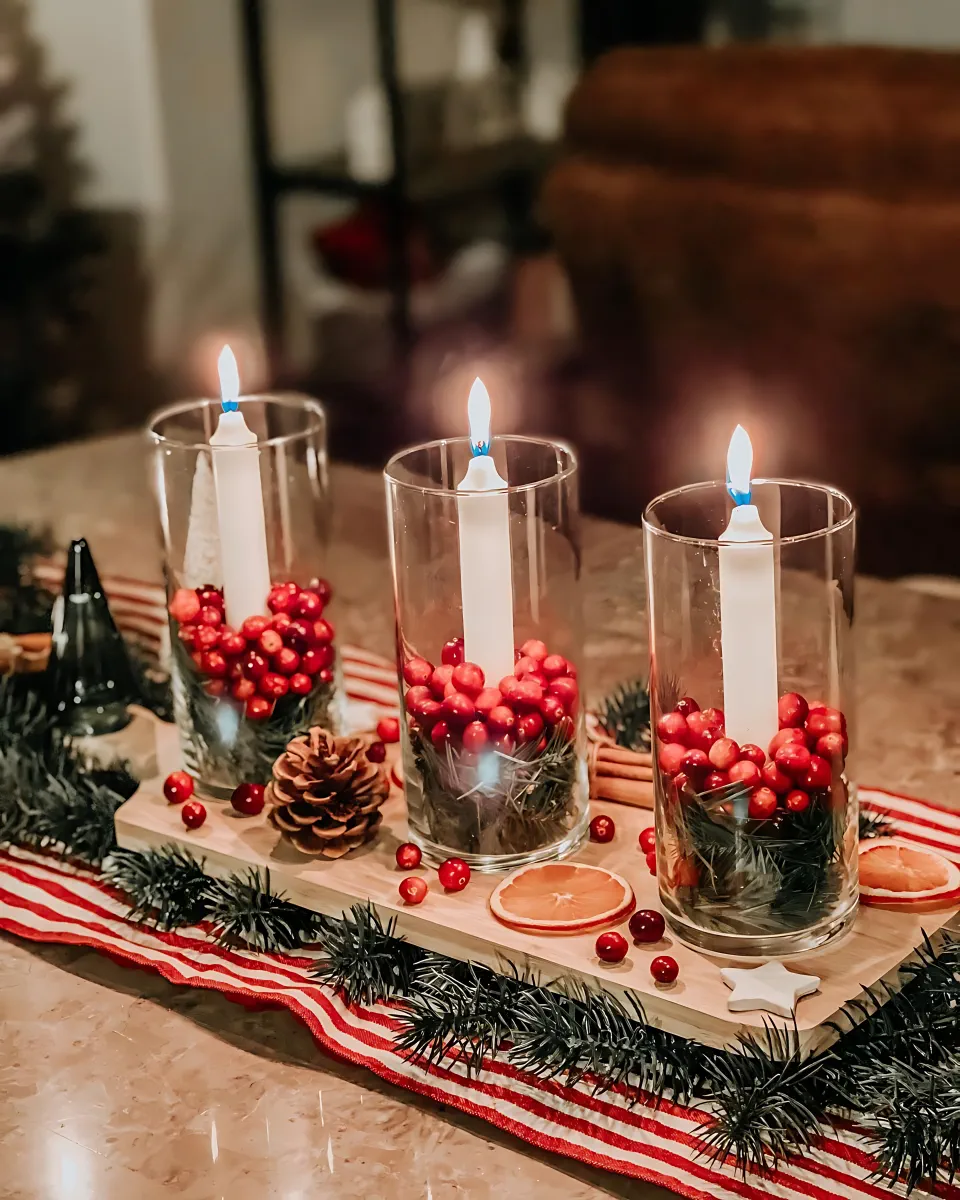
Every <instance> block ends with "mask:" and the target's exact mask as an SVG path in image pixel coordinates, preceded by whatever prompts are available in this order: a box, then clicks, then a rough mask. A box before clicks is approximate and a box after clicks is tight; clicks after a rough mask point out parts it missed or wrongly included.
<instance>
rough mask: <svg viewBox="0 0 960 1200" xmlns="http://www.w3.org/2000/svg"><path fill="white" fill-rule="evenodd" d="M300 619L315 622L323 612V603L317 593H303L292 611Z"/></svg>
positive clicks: (298, 597) (295, 602)
mask: <svg viewBox="0 0 960 1200" xmlns="http://www.w3.org/2000/svg"><path fill="white" fill-rule="evenodd" d="M291 610H292V611H293V612H294V613H295V614H296V615H297V616H298V617H306V618H307V620H308V621H315V620H316V619H317V618H318V617H319V616H320V614H321V613H322V612H323V601H322V600H321V599H320V597H319V596H318V595H317V593H316V592H301V593H300V595H299V596H297V598H296V600H295V601H294V603H293V605H292V609H291Z"/></svg>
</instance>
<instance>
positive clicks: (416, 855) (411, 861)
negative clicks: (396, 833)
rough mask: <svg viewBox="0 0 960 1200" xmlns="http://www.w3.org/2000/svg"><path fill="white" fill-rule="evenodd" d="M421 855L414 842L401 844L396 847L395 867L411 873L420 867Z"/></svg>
mask: <svg viewBox="0 0 960 1200" xmlns="http://www.w3.org/2000/svg"><path fill="white" fill-rule="evenodd" d="M422 858H423V854H422V853H421V851H420V847H419V846H418V845H417V844H416V842H401V843H400V845H399V846H398V847H397V866H398V867H399V868H400V870H401V871H412V870H414V869H415V868H416V867H419V866H420V862H421V860H422Z"/></svg>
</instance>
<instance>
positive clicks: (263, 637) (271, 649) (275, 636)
mask: <svg viewBox="0 0 960 1200" xmlns="http://www.w3.org/2000/svg"><path fill="white" fill-rule="evenodd" d="M258 645H259V647H260V649H261V651H262V652H263V653H264V654H266V655H268V656H269V657H270V658H273V656H274V655H275V654H278V653H279V652H280V651H281V650H282V649H283V638H282V637H281V636H280V634H279V633H278V632H277V631H276V630H275V629H265V630H264V631H263V633H261V634H260V640H259V642H258Z"/></svg>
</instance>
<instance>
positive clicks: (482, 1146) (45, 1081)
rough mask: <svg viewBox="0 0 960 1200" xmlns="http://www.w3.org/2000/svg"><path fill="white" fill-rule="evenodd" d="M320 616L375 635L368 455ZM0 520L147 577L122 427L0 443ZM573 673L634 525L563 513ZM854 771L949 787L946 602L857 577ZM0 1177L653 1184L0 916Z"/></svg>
mask: <svg viewBox="0 0 960 1200" xmlns="http://www.w3.org/2000/svg"><path fill="white" fill-rule="evenodd" d="M333 484H334V489H335V502H336V512H337V528H336V530H335V534H334V539H333V544H332V547H331V561H330V565H329V574H330V576H331V578H333V579H334V580H335V581H336V586H337V589H338V602H337V606H336V607H337V613H336V619H337V624H338V629H339V631H340V633H341V635H342V636H343V637H345V638H346V639H348V640H350V641H353V642H356V643H359V644H362V645H365V646H367V647H369V648H370V649H372V650H378V651H380V652H382V653H387V654H389V653H390V651H391V646H392V617H391V612H390V596H389V589H388V586H387V569H388V568H387V548H386V526H385V519H384V511H383V491H382V485H381V482H380V479H379V477H378V476H377V475H376V474H375V473H373V472H369V471H362V470H358V469H355V468H349V467H338V468H335V469H334V471H333ZM0 520H2V521H10V520H19V521H24V522H29V523H33V524H44V523H49V524H50V525H52V527H53V529H54V532H55V534H56V536H57V539H58V541H60V542H62V543H66V541H67V540H68V539H69V538H70V537H75V536H80V535H83V536H85V537H87V538H88V540H89V542H90V544H91V547H92V549H93V552H94V556H95V558H96V561H97V563H98V565H99V567H100V569H101V571H103V572H111V571H113V572H121V573H123V574H125V575H128V576H135V577H140V578H147V579H153V578H159V575H160V558H159V552H158V548H157V544H156V541H155V536H154V530H155V515H154V510H153V504H152V500H151V497H150V495H149V491H148V485H147V473H146V468H145V463H144V457H143V451H142V449H141V447H140V444H139V442H138V440H137V439H136V438H135V437H133V436H129V435H127V436H121V437H113V438H106V439H101V440H99V441H92V442H86V443H83V444H79V445H74V446H65V447H58V448H56V449H54V450H50V451H45V452H43V453H40V454H33V455H27V456H23V457H21V458H16V459H8V460H5V461H4V463H3V465H2V468H0ZM584 543H585V544H584V560H585V580H586V618H587V621H586V627H587V630H588V640H587V669H588V676H589V678H588V683H589V687H590V690H591V691H592V692H593V693H594V694H601V693H602V692H603V691H605V690H606V689H608V688H609V687H610V686H611V685H612V684H614V683H616V682H617V681H618V680H620V679H622V678H624V677H625V676H627V675H629V674H631V673H633V674H637V673H641V672H642V671H643V668H644V660H645V636H646V634H645V625H644V619H643V612H642V610H643V576H642V537H641V533H640V531H639V530H638V529H633V528H627V527H624V526H618V525H613V524H610V523H608V522H599V521H588V522H587V523H586V527H585V538H584ZM857 603H858V625H857V643H858V645H857V651H858V673H859V674H858V678H859V738H860V754H859V762H860V765H861V777H862V779H863V781H864V782H866V783H872V784H876V785H877V786H882V787H887V788H889V789H891V790H894V791H903V792H907V793H911V794H914V795H919V796H924V797H926V798H928V799H931V800H934V801H937V802H938V803H941V804H946V805H950V806H951V807H956V808H960V602H958V601H957V600H951V599H945V598H938V597H935V596H931V595H925V594H922V593H920V592H917V591H914V590H911V589H908V588H907V587H904V586H902V585H899V584H895V583H884V582H880V581H877V580H870V579H863V580H861V581H860V583H859V585H858V594H857ZM0 1022H2V1028H3V1038H2V1040H0V1158H2V1162H3V1172H2V1177H0V1195H7V1196H16V1197H19V1198H21V1200H32V1198H34V1197H36V1198H40V1197H44V1198H46V1197H51V1198H53V1197H56V1198H57V1200H61V1198H63V1200H88V1198H89V1200H114V1198H115V1197H116V1198H118V1200H119V1198H121V1197H122V1198H123V1200H129V1197H132V1196H136V1197H137V1198H138V1200H154V1198H155V1197H156V1198H160V1197H164V1198H166V1197H172V1196H177V1197H183V1198H184V1200H208V1198H216V1197H220V1196H221V1195H223V1196H229V1197H230V1200H266V1198H267V1197H278V1198H279V1197H282V1198H283V1200H307V1198H308V1197H309V1198H311V1200H312V1197H314V1196H323V1197H325V1198H327V1197H329V1198H330V1200H347V1198H353V1197H357V1198H360V1197H362V1198H364V1200H373V1198H379V1197H384V1198H385V1200H386V1198H389V1200H408V1198H409V1200H413V1198H414V1197H418V1198H426V1200H441V1198H446V1197H455V1196H469V1197H471V1198H475V1200H486V1198H487V1197H494V1196H497V1197H502V1196H509V1195H519V1194H522V1195H524V1196H525V1197H526V1198H527V1200H541V1198H544V1200H545V1198H546V1197H548V1196H549V1197H551V1200H587V1198H588V1197H600V1196H616V1197H624V1198H631V1200H633V1198H637V1200H640V1198H643V1200H653V1198H654V1197H665V1196H666V1195H667V1194H668V1193H665V1192H662V1191H661V1190H660V1189H658V1188H653V1187H650V1186H648V1185H646V1184H640V1183H637V1182H634V1181H630V1180H626V1179H621V1178H620V1177H618V1176H614V1175H609V1174H605V1173H603V1172H599V1171H594V1170H588V1169H586V1168H581V1167H578V1166H577V1165H576V1164H574V1163H570V1162H567V1161H565V1160H561V1159H557V1158H554V1157H552V1156H549V1155H544V1154H540V1153H539V1152H537V1151H535V1150H534V1149H532V1148H530V1147H527V1146H526V1145H522V1144H520V1143H518V1142H516V1141H514V1140H513V1139H511V1138H510V1137H508V1136H506V1135H502V1134H500V1133H498V1132H497V1131H494V1130H492V1129H491V1128H490V1127H489V1126H487V1125H485V1124H484V1123H483V1122H479V1121H474V1120H472V1119H470V1118H467V1117H464V1116H461V1115H459V1114H456V1113H453V1112H450V1111H448V1110H446V1109H444V1108H443V1106H441V1105H438V1104H434V1103H430V1102H426V1101H424V1100H422V1099H420V1098H418V1097H414V1096H413V1095H411V1094H410V1093H407V1092H403V1091H399V1090H397V1089H394V1088H391V1087H389V1086H387V1085H385V1084H383V1083H381V1082H380V1081H379V1080H377V1079H375V1078H374V1077H373V1076H372V1075H370V1074H369V1073H367V1072H364V1071H362V1070H359V1069H355V1068H353V1067H349V1066H345V1065H343V1064H340V1063H338V1062H335V1061H333V1060H332V1059H330V1058H327V1057H325V1056H322V1055H321V1054H320V1053H319V1052H318V1051H317V1049H316V1047H315V1045H314V1043H313V1040H312V1038H311V1037H310V1035H309V1033H308V1032H307V1030H306V1029H305V1028H304V1027H303V1026H301V1025H300V1024H299V1023H298V1022H297V1021H296V1020H295V1019H294V1018H293V1017H292V1016H290V1015H289V1014H287V1013H250V1012H247V1011H245V1010H244V1009H242V1008H239V1007H238V1006H236V1005H234V1004H231V1003H230V1002H229V1001H227V1000H225V999H224V998H222V997H221V996H219V995H216V994H212V993H205V992H192V991H189V990H185V989H181V988H176V987H173V986H172V985H170V984H168V983H166V982H164V981H163V980H161V979H159V978H157V977H155V976H152V975H148V974H145V973H143V972H140V971H133V970H129V969H125V968H122V967H119V966H117V965H115V964H114V963H112V962H110V961H109V960H107V959H105V958H102V957H100V956H98V955H96V954H93V953H91V952H88V951H85V950H83V949H80V948H71V947H60V946H40V945H31V944H27V943H23V942H19V941H17V940H15V939H13V938H6V939H3V940H0Z"/></svg>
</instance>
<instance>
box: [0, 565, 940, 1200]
mask: <svg viewBox="0 0 960 1200" xmlns="http://www.w3.org/2000/svg"><path fill="white" fill-rule="evenodd" d="M50 578H51V582H52V581H53V575H52V573H51V576H50ZM104 586H105V587H106V588H107V590H108V592H109V595H110V599H111V606H112V608H113V611H114V614H115V616H116V618H117V621H118V624H120V625H121V627H123V628H124V630H125V631H131V632H133V631H136V633H137V634H138V635H139V636H140V637H142V638H143V641H144V644H145V645H147V646H150V647H152V648H153V649H155V650H159V649H160V646H161V642H162V631H163V629H164V628H165V619H164V614H163V604H162V594H161V592H160V589H158V588H148V587H145V586H144V585H142V584H138V583H136V582H134V581H127V580H122V579H111V580H109V581H108V580H105V581H104ZM344 671H345V676H346V682H347V689H348V693H349V694H350V695H351V697H352V698H353V699H354V700H355V701H357V702H361V703H368V704H370V705H371V706H373V707H374V708H375V709H376V710H378V711H380V712H387V711H390V710H392V711H396V703H397V699H396V684H395V676H394V672H393V670H392V668H390V667H389V665H387V664H385V663H384V661H383V660H382V659H378V658H377V657H375V656H373V655H370V654H367V653H365V652H363V651H359V650H353V649H348V650H346V651H344ZM860 796H861V803H862V804H863V805H864V806H865V807H866V808H868V809H871V810H873V811H877V812H883V813H885V814H886V815H888V816H889V817H890V819H891V820H892V821H893V823H894V825H895V827H896V832H897V834H898V835H899V836H900V837H903V838H906V839H909V840H912V841H916V842H918V843H921V844H923V845H928V846H934V847H936V848H937V849H939V850H940V851H942V852H943V853H944V854H946V855H948V856H949V857H950V858H952V859H953V860H954V861H956V862H958V863H960V816H955V815H953V814H951V813H947V812H944V811H942V810H940V809H936V808H933V807H931V806H930V805H928V804H924V803H923V802H921V801H918V800H910V799H908V798H906V797H903V796H897V795H894V794H892V793H890V792H884V791H878V790H875V789H866V788H864V789H861V792H860ZM127 911H128V909H127V906H126V904H124V902H123V901H122V899H121V898H120V897H119V896H118V895H117V894H116V893H115V892H113V891H111V890H110V889H109V888H107V887H106V886H105V885H104V884H102V883H101V882H100V880H99V878H98V877H97V875H96V874H95V873H93V872H91V871H88V870H85V869H83V868H79V867H76V866H71V865H68V864H63V863H60V862H57V861H55V860H54V859H51V858H49V857H47V856H44V855H40V854H35V853H33V852H31V851H28V850H22V849H19V848H16V847H10V848H7V849H5V850H0V929H3V930H5V931H6V932H7V933H11V934H15V935H17V936H19V937H22V938H26V939H28V940H32V941H40V942H61V943H69V944H73V945H83V946H90V947H93V948H94V949H97V950H100V951H102V952H103V953H105V954H109V955H110V956H111V957H112V958H114V959H116V960H118V961H120V962H123V963H126V964H128V965H130V966H136V967H141V968H144V969H147V970H151V971H156V972H158V973H159V974H160V975H162V976H163V977H164V978H165V979H168V980H170V981H171V982H172V983H175V984H179V985H183V986H188V987H202V988H211V989H214V990H216V991H220V992H223V993H224V994H225V995H227V996H229V997H231V998H233V999H235V1000H237V1001H238V1002H240V1003H243V1004H246V1005H248V1006H250V1005H252V1006H263V1007H265V1008H266V1007H276V1006H277V1005H282V1006H283V1007H285V1008H288V1009H289V1010H290V1011H291V1012H293V1013H294V1014H295V1015H296V1016H298V1017H299V1018H300V1020H302V1021H303V1022H304V1023H305V1024H306V1025H307V1026H308V1027H309V1029H310V1030H311V1032H312V1034H313V1036H314V1038H315V1039H316V1041H317V1042H318V1044H319V1045H320V1046H321V1047H322V1048H323V1049H324V1050H326V1051H328V1052H329V1053H330V1054H332V1055H335V1056H337V1057H339V1058H342V1059H345V1060H347V1061H348V1062H351V1063H354V1064H359V1065H362V1066H365V1067H367V1068H368V1069H369V1070H371V1071H373V1072H374V1073H375V1074H376V1075H379V1076H380V1077H381V1078H382V1079H385V1080H387V1081H389V1082H390V1083H393V1084H396V1085H397V1086H399V1087H403V1088H408V1089H409V1090H410V1091H413V1092H417V1093H418V1094H420V1095H423V1096H429V1097H430V1098H432V1099H434V1100H437V1101H439V1102H441V1103H443V1104H447V1105H450V1106H451V1107H452V1108H455V1109H458V1110H459V1111H461V1112H465V1113H469V1114H470V1115H472V1116H475V1117H482V1118H483V1119H484V1120H486V1121H489V1122H490V1123H491V1124H492V1125H495V1126H497V1127H498V1128H500V1129H503V1130H506V1131H508V1132H510V1133H512V1134H514V1135H515V1136H516V1137H518V1138H520V1139H522V1140H523V1141H526V1142H530V1143H531V1144H533V1145H535V1146H538V1147H540V1148H541V1149H545V1150H550V1151H553V1152H554V1153H556V1154H561V1155H565V1156H567V1157H569V1158H573V1159H576V1160H577V1161H579V1162H583V1163H587V1164H589V1165H591V1166H595V1167H602V1168H604V1169H606V1170H610V1171H615V1172H618V1173H619V1174H622V1175H627V1176H631V1177H633V1178H636V1179H641V1180H646V1181H648V1182H650V1183H656V1184H659V1185H661V1186H662V1187H665V1188H669V1189H671V1190H672V1191H674V1192H677V1193H679V1194H680V1195H682V1196H687V1197H691V1198H693V1200H761V1198H763V1197H767V1198H769V1197H775V1198H782V1200H800V1198H805V1200H863V1198H865V1197H866V1198H874V1200H883V1198H884V1197H889V1196H905V1195H906V1192H905V1189H904V1188H903V1187H902V1186H901V1185H896V1186H894V1187H892V1188H890V1187H888V1186H886V1184H885V1183H884V1182H883V1181H882V1180H878V1179H876V1178H875V1177H874V1171H875V1163H874V1162H873V1160H872V1159H871V1157H870V1156H869V1154H868V1153H867V1150H866V1144H865V1142H864V1141H863V1140H862V1138H861V1136H860V1135H859V1134H858V1133H857V1130H856V1128H855V1127H845V1128H843V1129H842V1130H840V1131H838V1132H837V1134H836V1135H835V1136H833V1137H829V1138H826V1139H825V1140H824V1141H823V1143H822V1144H821V1145H820V1146H819V1147H818V1148H817V1150H816V1151H815V1152H814V1153H811V1154H809V1155H807V1156H805V1157H803V1158H797V1159H794V1160H792V1161H791V1162H790V1164H789V1165H788V1166H783V1167H781V1169H780V1170H779V1171H777V1172H776V1173H775V1174H774V1175H773V1176H772V1177H761V1176H759V1175H755V1174H750V1175H748V1176H747V1178H746V1180H744V1179H742V1178H740V1177H739V1176H738V1175H737V1174H736V1172H735V1171H734V1169H733V1167H732V1166H731V1165H729V1164H723V1165H720V1166H718V1165H714V1164H711V1163H710V1162H709V1161H708V1160H707V1159H706V1157H704V1155H703V1154H702V1153H701V1151H702V1144H701V1142H700V1141H699V1139H698V1138H697V1136H696V1130H697V1127H698V1125H699V1124H700V1122H701V1121H702V1119H703V1116H704V1113H703V1112H702V1111H699V1110H696V1109H685V1108H680V1107H677V1106H675V1105H670V1104H663V1105H661V1106H660V1107H659V1108H657V1107H655V1106H654V1105H653V1103H652V1102H646V1103H644V1102H641V1103H638V1104H636V1105H635V1106H634V1107H632V1108H631V1107H630V1106H629V1105H628V1103H627V1098H626V1096H625V1094H624V1092H623V1091H622V1090H618V1091H612V1092H609V1093H606V1094H604V1095H600V1096H593V1095H591V1094H590V1088H589V1085H587V1084H585V1083H580V1084H578V1085H576V1086H573V1087H568V1086H565V1085H562V1084H560V1083H556V1082H553V1083H547V1082H544V1081H542V1080H538V1079H536V1078H535V1077H534V1076H531V1075H528V1074H526V1073H525V1072H523V1071H520V1070H518V1069H517V1068H516V1067H514V1066H512V1065H511V1064H510V1063H508V1062H505V1061H501V1060H498V1059H489V1060H488V1061H487V1062H486V1063H485V1065H484V1068H483V1069H482V1070H481V1071H480V1073H479V1075H477V1076H476V1077H474V1078H470V1079H468V1078H467V1076H466V1074H465V1072H464V1071H463V1069H462V1068H460V1067H459V1065H458V1064H456V1063H449V1062H448V1063H445V1064H444V1065H443V1066H440V1067H431V1068H425V1067H423V1066H421V1065H420V1064H419V1063H415V1062H411V1061H409V1060H407V1059H406V1058H404V1057H403V1056H402V1055H401V1054H399V1053H398V1052H397V1051H396V1050H395V1049H394V1046H393V1035H394V1032H395V1030H396V1029H397V1019H396V1008H395V1007H394V1006H392V1005H389V1004H378V1005H374V1006H372V1007H370V1008H365V1007H362V1006H353V1007H350V1006H347V1005H346V1004H344V1003H343V1001H342V1000H341V999H340V998H339V997H338V996H336V995H335V994H334V993H333V992H331V991H330V989H328V988H326V987H322V986H320V985H319V984H318V983H317V982H316V981H315V980H313V979H312V978H311V977H310V974H309V971H310V967H311V966H312V964H313V963H314V961H315V960H316V958H317V957H318V954H317V952H310V951H302V952H300V953H299V954H297V955H295V956H294V955H283V954H257V953H254V952H253V951H246V950H240V949H225V948H223V947H221V946H217V945H216V944H215V943H214V942H213V941H212V940H210V938H209V937H208V935H207V931H206V929H205V928H204V927H203V926H196V927H192V928H189V929H182V930H178V931H177V932H175V933H159V932H157V931H156V930H153V929H150V928H147V927H145V926H135V925H131V924H129V923H128V922H127V920H126V913H127ZM937 1195H939V1196H942V1197H945V1198H947V1200H960V1186H942V1187H940V1188H939V1189H938V1190H937Z"/></svg>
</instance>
